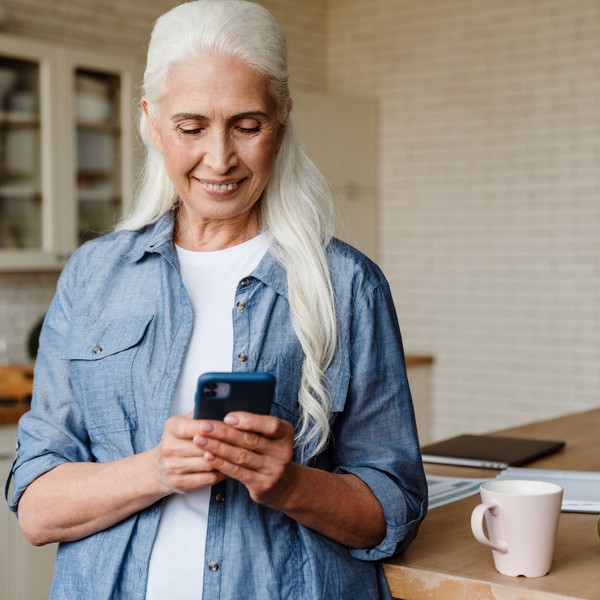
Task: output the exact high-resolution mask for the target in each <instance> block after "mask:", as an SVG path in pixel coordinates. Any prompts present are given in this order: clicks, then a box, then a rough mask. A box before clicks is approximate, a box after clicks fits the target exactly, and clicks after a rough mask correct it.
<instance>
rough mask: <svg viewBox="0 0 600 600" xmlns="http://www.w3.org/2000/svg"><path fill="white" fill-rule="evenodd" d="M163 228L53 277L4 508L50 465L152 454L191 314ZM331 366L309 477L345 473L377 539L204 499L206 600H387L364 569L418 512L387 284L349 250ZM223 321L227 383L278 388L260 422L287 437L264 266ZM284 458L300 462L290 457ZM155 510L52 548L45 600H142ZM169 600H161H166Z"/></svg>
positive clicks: (286, 401)
mask: <svg viewBox="0 0 600 600" xmlns="http://www.w3.org/2000/svg"><path fill="white" fill-rule="evenodd" d="M172 233H173V221H172V215H170V214H169V215H165V216H164V217H163V218H161V219H160V220H159V221H158V222H157V223H156V224H154V225H152V226H149V227H147V228H146V229H144V230H142V231H140V232H118V233H113V234H110V235H108V236H106V237H103V238H100V239H98V240H95V241H92V242H88V243H87V244H85V245H84V246H82V247H81V248H80V249H79V250H78V251H77V252H76V253H75V254H74V256H73V257H72V259H71V260H70V261H69V263H68V264H67V266H66V267H65V269H64V270H63V273H62V274H61V277H60V280H59V285H58V290H57V293H56V296H55V298H54V300H53V302H52V304H51V307H50V309H49V311H48V314H47V316H46V319H45V323H44V327H43V331H42V335H41V340H40V352H39V356H38V359H37V362H36V366H35V389H34V396H33V401H32V407H31V411H30V412H28V413H27V414H26V415H24V416H23V417H22V418H21V421H20V423H19V434H18V439H19V449H18V453H17V459H16V461H15V465H14V467H13V474H14V496H13V503H12V509H13V510H15V511H16V509H17V503H18V501H19V498H20V496H21V494H22V493H23V491H24V490H25V488H26V487H27V486H28V485H29V483H31V482H32V481H33V480H34V479H35V478H36V477H38V476H39V475H41V474H42V473H44V472H46V471H48V470H50V469H52V468H54V467H56V466H57V465H60V464H61V463H65V462H78V461H83V462H86V461H90V462H106V461H113V460H116V459H119V458H121V457H124V456H128V455H131V454H133V453H138V452H142V451H144V450H148V449H150V448H152V447H154V446H156V444H158V442H159V441H160V438H161V434H162V431H163V426H164V423H165V421H166V419H167V418H168V417H169V414H170V407H171V398H172V396H173V394H174V391H175V387H176V384H177V379H178V377H179V373H180V370H181V365H182V363H183V358H184V355H185V353H186V350H187V347H188V342H189V340H190V335H191V330H192V320H193V315H192V308H191V305H190V302H189V300H188V297H187V294H186V290H185V288H184V285H183V282H182V280H181V277H180V274H179V266H178V261H177V256H176V251H175V248H174V245H173V242H172ZM328 261H329V265H330V269H331V273H332V279H333V286H334V292H335V298H336V308H337V318H338V331H339V333H338V335H339V341H338V346H337V348H338V349H337V352H336V355H335V357H334V360H333V361H332V363H331V365H330V367H329V368H328V370H327V374H326V375H327V377H326V381H327V385H328V389H329V392H330V394H331V397H332V399H333V416H332V437H331V443H330V444H329V446H328V448H327V449H326V451H324V452H323V453H322V454H320V455H319V456H318V457H317V458H316V459H313V460H312V461H310V463H309V464H311V465H312V466H315V467H317V468H321V469H325V470H328V471H332V472H338V473H354V474H355V475H357V476H358V477H360V478H361V479H362V480H363V481H365V482H366V483H367V484H368V485H369V487H370V488H371V490H372V491H373V493H374V494H375V496H376V497H377V498H378V500H379V502H380V503H381V505H382V507H383V510H384V513H385V521H386V524H387V532H386V535H385V538H384V540H383V541H382V542H381V543H380V544H379V545H377V546H376V547H374V548H364V549H349V548H347V547H345V546H342V545H340V544H338V543H336V542H334V541H332V540H330V539H328V538H326V537H324V536H322V535H319V534H318V533H315V532H314V531H312V530H310V529H308V528H306V527H304V526H302V525H300V524H298V523H297V522H295V521H293V520H292V519H290V518H288V517H287V516H285V515H284V514H282V513H280V512H278V511H276V510H272V509H270V508H267V507H264V506H261V505H259V504H257V503H255V502H254V501H253V500H252V499H251V498H250V496H249V495H248V493H247V491H246V489H245V488H244V486H242V485H241V484H239V483H238V482H236V481H234V480H226V481H224V482H222V483H220V484H218V485H216V486H214V487H213V489H212V493H211V501H210V510H209V517H208V532H207V539H206V564H205V565H204V567H203V568H204V569H205V575H204V590H203V598H204V599H205V600H215V599H236V600H237V599H239V598H244V599H245V598H248V599H258V600H261V599H265V600H277V599H298V600H312V599H317V598H319V599H322V600H340V599H343V598H348V599H352V600H361V599H363V598H364V599H365V600H367V599H368V600H372V599H374V598H389V597H390V595H389V590H388V587H387V584H386V581H385V578H384V575H383V570H382V567H381V564H379V563H378V562H377V561H379V560H380V559H383V558H386V557H389V556H392V555H393V554H395V553H396V552H400V551H402V550H404V549H405V548H406V547H407V546H408V544H409V543H410V542H411V541H412V539H413V538H414V536H415V535H416V533H417V529H418V526H419V524H420V522H421V520H422V519H423V517H424V515H425V512H426V507H427V489H426V481H425V477H424V473H423V468H422V463H421V458H420V452H419V445H418V440H417V434H416V427H415V420H414V413H413V407H412V402H411V396H410V391H409V386H408V381H407V377H406V370H405V365H404V355H403V349H402V342H401V337H400V331H399V328H398V323H397V319H396V314H395V309H394V306H393V302H392V298H391V294H390V291H389V289H388V285H387V283H386V281H385V278H384V276H383V275H382V273H381V271H380V270H379V269H378V267H377V266H376V265H375V264H373V263H372V262H371V261H370V260H368V259H367V258H366V257H364V256H363V255H362V254H360V253H359V252H358V251H357V250H355V249H353V248H351V247H350V246H348V245H346V244H344V243H343V242H340V241H338V240H334V241H332V243H331V244H330V247H329V249H328ZM235 301H236V302H237V301H243V302H244V303H245V308H244V309H243V310H239V309H237V308H233V307H232V319H233V329H234V350H233V356H232V370H234V371H255V370H261V371H270V372H272V373H273V374H274V375H275V376H276V378H277V388H276V398H275V403H274V405H273V411H272V414H274V415H276V416H277V417H279V418H282V419H286V420H288V421H290V422H291V423H292V424H294V425H297V423H298V420H299V412H300V411H299V406H298V402H297V392H298V389H299V385H300V376H301V365H302V361H303V353H302V350H301V346H300V343H299V342H298V339H297V337H296V335H295V333H294V329H293V327H292V324H291V321H290V315H289V306H288V302H287V280H286V273H285V271H284V269H283V268H282V267H281V265H280V264H279V263H278V262H277V261H276V259H275V258H274V256H273V255H272V254H271V253H270V252H268V253H267V254H266V255H265V257H264V258H263V260H262V261H261V263H260V264H259V265H258V267H257V268H256V269H255V271H254V272H253V273H252V274H249V275H248V277H246V278H244V279H243V280H242V281H240V283H239V285H238V288H237V291H236V299H235ZM295 459H296V460H297V461H298V462H302V459H301V457H300V455H299V453H298V452H296V456H295ZM160 512H161V503H160V502H159V503H156V504H155V505H153V506H150V507H148V508H147V509H145V510H142V511H141V512H139V513H136V514H134V515H132V516H131V517H129V518H127V519H125V520H124V521H122V522H120V523H118V524H116V525H114V526H112V527H110V528H108V529H106V530H104V531H101V532H99V533H97V534H94V535H91V536H89V537H86V538H84V539H81V540H79V541H76V542H69V543H62V544H60V545H59V548H58V553H57V559H56V567H55V574H54V580H53V584H52V591H51V595H50V597H51V598H53V599H61V600H75V599H79V598H81V599H85V600H101V599H102V600H108V599H113V600H115V599H123V600H137V599H142V598H143V597H144V594H145V588H146V577H147V570H148V562H149V558H150V552H151V548H152V544H153V541H154V537H155V534H156V531H157V527H158V522H159V519H160ZM165 600H170V599H165Z"/></svg>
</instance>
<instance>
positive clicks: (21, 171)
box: [0, 56, 42, 250]
mask: <svg viewBox="0 0 600 600" xmlns="http://www.w3.org/2000/svg"><path fill="white" fill-rule="evenodd" d="M39 82H40V65H39V64H38V63H37V62H33V61H29V60H20V59H17V58H11V57H6V56H0V250H34V249H41V247H42V185H41V180H40V174H41V124H42V119H41V113H40V83H39Z"/></svg>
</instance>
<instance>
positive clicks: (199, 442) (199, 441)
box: [194, 435, 208, 446]
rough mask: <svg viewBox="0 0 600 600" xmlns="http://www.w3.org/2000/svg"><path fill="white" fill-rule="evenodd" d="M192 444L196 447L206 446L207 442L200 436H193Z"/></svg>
mask: <svg viewBox="0 0 600 600" xmlns="http://www.w3.org/2000/svg"><path fill="white" fill-rule="evenodd" d="M194 444H196V446H206V444H208V440H207V439H206V438H205V437H202V436H201V435H196V436H194Z"/></svg>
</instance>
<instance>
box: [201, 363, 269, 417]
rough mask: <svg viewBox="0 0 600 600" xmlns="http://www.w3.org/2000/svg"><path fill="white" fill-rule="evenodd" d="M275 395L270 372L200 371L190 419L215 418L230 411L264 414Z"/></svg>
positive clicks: (267, 412) (266, 412)
mask: <svg viewBox="0 0 600 600" xmlns="http://www.w3.org/2000/svg"><path fill="white" fill-rule="evenodd" d="M274 394H275V377H274V375H272V374H271V373H264V372H252V373H204V374H203V375H200V377H198V386H197V388H196V398H195V403H194V419H216V420H219V421H222V420H223V417H224V416H225V415H226V414H227V413H230V412H232V411H234V410H244V411H247V412H252V413H257V414H260V415H268V414H269V413H270V412H271V403H272V402H273V395H274Z"/></svg>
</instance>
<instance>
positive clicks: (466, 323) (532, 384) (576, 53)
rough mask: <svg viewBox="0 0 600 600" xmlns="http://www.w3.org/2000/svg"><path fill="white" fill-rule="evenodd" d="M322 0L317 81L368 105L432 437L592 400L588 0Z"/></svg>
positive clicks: (595, 142) (597, 9)
mask: <svg viewBox="0 0 600 600" xmlns="http://www.w3.org/2000/svg"><path fill="white" fill-rule="evenodd" d="M330 9H331V10H330V15H329V21H328V23H329V29H328V34H329V38H328V39H329V43H330V45H329V62H328V65H329V69H330V71H329V74H330V83H331V85H332V87H334V88H336V89H337V88H342V89H345V90H347V91H355V92H358V93H364V94H366V93H372V94H374V95H375V96H376V97H377V98H378V100H379V102H380V114H381V118H380V123H379V135H380V170H379V174H380V207H381V214H380V232H381V242H380V248H379V252H380V254H379V256H380V257H381V262H382V266H383V268H384V270H385V272H386V273H387V275H388V277H389V279H390V281H391V284H392V287H393V290H394V294H395V298H396V301H397V305H398V310H399V314H400V318H401V326H402V330H403V332H404V337H405V345H406V347H407V348H408V349H409V350H410V351H421V352H425V353H432V354H433V355H434V356H435V359H436V362H435V364H434V367H433V382H432V407H431V410H430V415H431V418H432V423H431V425H432V431H431V434H432V437H433V438H439V437H444V436H446V435H450V434H452V433H456V432H463V431H467V430H470V431H477V430H487V429H492V428H497V427H501V426H505V425H511V424H513V423H520V422H523V421H528V420H534V419H538V418H544V417H547V416H550V415H554V414H559V413H564V412H568V411H573V410H577V409H584V408H586V407H590V406H597V405H598V404H600V395H599V393H598V388H599V387H600V368H599V366H598V365H599V364H600V277H599V276H600V272H599V265H600V240H599V233H600V198H599V192H600V164H599V159H600V141H599V140H600V80H599V78H598V73H599V72H598V65H599V64H600V63H599V61H600V3H598V1H597V0H543V1H542V2H539V1H537V0H519V1H508V0H460V1H459V0H377V1H375V2H373V1H371V0H331V2H330ZM348 126H349V127H351V126H352V124H351V123H349V124H348ZM357 143H360V140H357Z"/></svg>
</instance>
